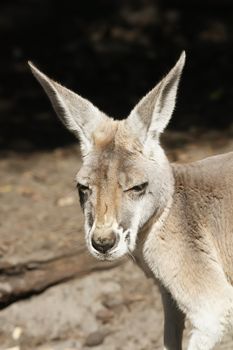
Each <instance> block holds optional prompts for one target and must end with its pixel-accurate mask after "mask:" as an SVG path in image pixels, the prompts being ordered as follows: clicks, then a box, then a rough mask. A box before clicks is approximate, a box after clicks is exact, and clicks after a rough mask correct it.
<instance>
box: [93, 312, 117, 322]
mask: <svg viewBox="0 0 233 350" xmlns="http://www.w3.org/2000/svg"><path fill="white" fill-rule="evenodd" d="M113 317H114V313H113V312H112V311H111V310H109V309H101V310H99V311H97V313H96V318H97V320H100V321H102V322H103V323H108V322H109V321H110V320H111V319H112V318H113Z"/></svg>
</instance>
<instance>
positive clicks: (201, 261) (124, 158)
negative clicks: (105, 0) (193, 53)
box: [29, 52, 233, 350]
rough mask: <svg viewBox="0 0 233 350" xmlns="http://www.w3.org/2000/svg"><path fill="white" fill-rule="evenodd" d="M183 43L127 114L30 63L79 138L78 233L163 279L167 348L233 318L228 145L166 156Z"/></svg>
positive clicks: (95, 247) (219, 329) (212, 341)
mask: <svg viewBox="0 0 233 350" xmlns="http://www.w3.org/2000/svg"><path fill="white" fill-rule="evenodd" d="M184 63H185V53H184V52H183V53H182V54H181V56H180V58H179V60H178V61H177V63H176V65H175V66H174V67H173V68H172V69H171V70H170V72H169V73H168V74H167V75H166V76H165V77H164V78H163V79H162V80H161V81H160V82H159V83H158V84H157V85H156V86H155V88H153V89H152V90H151V91H150V92H149V93H148V94H147V95H146V96H144V97H143V98H142V100H141V101H140V102H139V103H138V104H137V105H136V107H135V108H134V109H133V110H132V112H131V113H130V114H129V116H128V118H126V119H124V120H121V121H118V120H113V119H111V118H109V117H108V116H106V115H105V114H104V113H103V112H101V111H100V110H99V109H98V108H97V107H95V106H94V105H93V104H92V103H90V102H89V101H88V100H86V99H84V98H82V97H80V96H79V95H77V94H75V93H74V92H72V91H70V90H68V89H67V88H65V87H63V86H62V85H60V84H58V83H57V82H55V81H53V80H51V79H50V78H48V77H47V76H46V75H45V74H43V73H42V72H40V71H39V70H38V69H37V68H36V67H35V66H34V65H32V64H31V63H29V64H30V67H31V70H32V73H33V74H34V76H35V77H36V79H37V80H38V81H39V83H40V84H41V85H42V87H43V88H44V90H45V91H46V93H47V94H48V97H49V99H50V100H51V102H52V105H53V107H54V109H55V111H56V113H57V114H58V116H59V118H60V119H61V121H62V122H63V123H64V124H65V125H66V127H67V128H68V129H69V130H70V131H71V132H73V133H74V134H75V135H77V137H78V138H79V140H80V144H81V153H82V159H83V165H82V167H81V169H80V171H79V172H78V174H77V188H78V191H79V196H80V203H81V207H82V209H83V212H84V216H85V239H86V243H87V247H88V249H89V251H90V253H91V254H93V255H94V256H95V257H96V258H97V259H101V260H108V261H111V260H115V259H119V258H121V257H123V256H124V255H127V254H130V255H133V256H134V258H135V260H136V262H137V263H138V264H139V266H140V267H141V268H142V269H143V270H144V272H145V273H146V274H147V275H148V276H152V277H153V278H155V279H156V281H158V282H159V284H160V286H161V293H162V301H163V306H164V316H165V322H164V349H166V350H180V349H182V333H183V329H184V321H185V317H187V318H188V319H189V320H190V322H191V324H192V326H193V331H192V334H191V337H190V340H189V345H188V350H209V349H213V347H214V346H215V345H216V344H217V343H219V342H220V341H221V338H222V336H223V334H224V333H225V332H226V331H227V330H228V328H229V327H230V326H231V325H232V323H233V288H232V283H233V152H231V153H227V154H223V155H218V156H213V157H209V158H207V159H204V160H201V161H197V162H193V163H189V164H175V163H170V162H169V161H168V159H167V157H166V155H165V153H164V150H163V149H162V147H161V146H160V142H159V139H160V134H161V133H162V132H163V131H164V129H165V127H166V126H167V124H168V122H169V120H170V118H171V115H172V113H173V110H174V107H175V100H176V94H177V88H178V84H179V80H180V76H181V73H182V70H183V67H184Z"/></svg>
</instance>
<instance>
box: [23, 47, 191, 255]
mask: <svg viewBox="0 0 233 350" xmlns="http://www.w3.org/2000/svg"><path fill="white" fill-rule="evenodd" d="M184 62H185V53H182V55H181V57H180V59H179V60H178V62H177V63H176V65H175V66H174V67H173V69H172V70H171V71H170V72H169V73H168V75H167V76H166V77H165V78H164V79H162V80H161V81H160V82H159V83H158V84H157V85H156V86H155V88H154V89H152V90H151V91H150V92H149V93H148V94H147V95H146V96H145V97H143V99H142V100H141V101H140V102H139V103H138V104H137V105H136V107H135V108H134V109H133V110H132V112H131V113H130V115H129V117H128V118H127V119H125V120H121V121H116V120H113V119H111V118H109V117H107V116H106V115H105V114H104V113H102V112H101V111H100V110H99V109H98V108H96V107H95V106H94V105H93V104H92V103H90V102H89V101H87V100H86V99H84V98H82V97H80V96H79V95H77V94H75V93H74V92H72V91H70V90H68V89H66V88H65V87H63V86H61V85H60V84H58V83H56V82H55V81H53V80H51V79H50V78H48V77H47V76H46V75H44V74H43V73H41V72H40V71H39V70H38V69H37V68H35V67H34V66H33V65H32V64H30V66H31V69H32V72H33V74H34V76H35V77H36V79H37V80H38V81H39V82H40V84H41V85H42V87H43V88H44V90H45V91H46V93H47V94H48V96H49V98H50V100H51V102H52V105H53V107H54V109H55V111H56V112H57V114H58V116H59V118H60V119H61V120H62V122H63V123H64V124H65V125H66V127H67V128H68V129H69V130H70V131H72V132H73V133H75V134H76V135H77V136H78V137H79V140H80V144H81V151H82V156H83V165H82V168H81V169H80V171H79V172H78V174H77V188H78V191H79V196H80V203H81V207H82V209H83V212H84V215H85V235H86V242H87V246H88V248H89V250H90V252H91V253H92V254H93V255H94V256H95V257H97V258H99V259H106V260H114V259H116V258H119V257H121V256H123V255H125V254H127V253H130V252H133V250H134V248H135V245H136V239H137V234H138V232H139V230H140V228H142V226H143V225H145V223H146V222H147V221H148V220H149V219H150V218H151V217H152V216H154V214H156V215H158V217H159V215H160V214H161V213H162V212H163V210H164V209H165V207H166V205H167V203H168V201H169V199H170V198H171V196H172V191H173V177H172V173H171V169H170V166H169V162H168V160H167V158H166V156H165V154H164V152H163V150H162V148H161V146H160V145H159V136H160V133H161V132H162V131H163V130H164V128H165V127H166V125H167V124H168V122H169V120H170V118H171V115H172V112H173V110H174V106H175V99H176V93H177V87H178V83H179V79H180V75H181V72H182V69H183V66H184Z"/></svg>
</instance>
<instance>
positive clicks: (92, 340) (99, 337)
mask: <svg viewBox="0 0 233 350" xmlns="http://www.w3.org/2000/svg"><path fill="white" fill-rule="evenodd" d="M105 337H106V332H103V331H96V332H92V333H90V334H89V335H88V336H87V338H86V341H85V345H86V346H97V345H100V344H102V343H103V341H104V338H105Z"/></svg>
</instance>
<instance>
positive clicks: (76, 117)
mask: <svg viewBox="0 0 233 350" xmlns="http://www.w3.org/2000/svg"><path fill="white" fill-rule="evenodd" d="M28 63H29V66H30V68H31V71H32V73H33V75H34V76H35V78H36V79H37V80H38V81H39V83H40V84H41V86H42V87H43V88H44V90H45V92H46V93H47V95H48V97H49V99H50V101H51V103H52V105H53V108H54V110H55V112H56V113H57V115H58V117H59V118H60V119H61V121H62V122H63V123H64V124H65V126H66V127H67V128H68V129H69V130H70V131H71V132H73V133H74V134H75V135H76V136H78V137H79V139H80V143H81V150H82V152H83V155H85V154H87V153H88V152H89V151H90V149H91V146H92V133H93V132H94V130H95V128H96V127H97V125H98V124H99V123H100V121H101V120H103V119H104V118H106V116H105V115H104V114H103V113H102V112H100V111H99V110H98V108H96V107H95V106H94V105H93V104H92V103H91V102H89V101H88V100H86V99H84V98H82V97H81V96H79V95H77V94H75V93H74V92H72V91H70V90H68V89H67V88H65V87H63V86H62V85H60V84H58V83H56V82H55V81H53V80H52V79H50V78H48V77H47V76H46V75H45V74H43V73H42V72H40V71H39V69H37V68H36V67H35V66H34V65H33V64H32V63H31V62H28Z"/></svg>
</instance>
